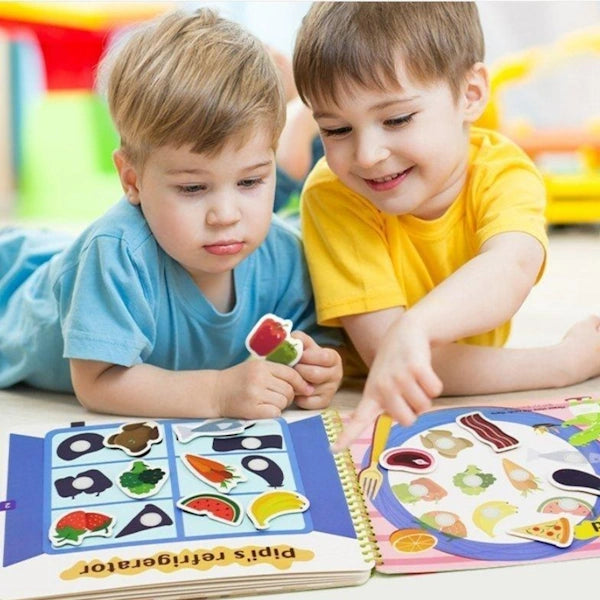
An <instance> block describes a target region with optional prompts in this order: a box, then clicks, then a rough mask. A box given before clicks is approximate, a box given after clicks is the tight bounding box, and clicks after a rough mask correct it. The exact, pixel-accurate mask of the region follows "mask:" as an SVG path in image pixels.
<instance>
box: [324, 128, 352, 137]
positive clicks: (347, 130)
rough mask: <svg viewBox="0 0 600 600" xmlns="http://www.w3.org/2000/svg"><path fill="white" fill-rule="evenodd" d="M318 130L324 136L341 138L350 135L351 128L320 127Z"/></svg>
mask: <svg viewBox="0 0 600 600" xmlns="http://www.w3.org/2000/svg"><path fill="white" fill-rule="evenodd" d="M320 130H321V133H322V134H323V135H325V136H341V135H345V134H347V133H350V132H351V131H352V127H337V128H335V129H325V128H324V127H321V128H320Z"/></svg>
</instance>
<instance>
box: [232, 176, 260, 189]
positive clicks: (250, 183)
mask: <svg viewBox="0 0 600 600" xmlns="http://www.w3.org/2000/svg"><path fill="white" fill-rule="evenodd" d="M264 182H265V180H264V179H263V178H262V177H254V178H252V179H241V180H240V181H238V185H239V186H240V187H243V188H253V187H256V186H257V185H260V184H261V183H264Z"/></svg>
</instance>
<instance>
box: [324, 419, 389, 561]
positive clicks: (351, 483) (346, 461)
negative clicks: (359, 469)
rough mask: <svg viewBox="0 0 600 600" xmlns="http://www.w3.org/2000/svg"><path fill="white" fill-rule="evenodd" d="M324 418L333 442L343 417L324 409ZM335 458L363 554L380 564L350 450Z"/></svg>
mask: <svg viewBox="0 0 600 600" xmlns="http://www.w3.org/2000/svg"><path fill="white" fill-rule="evenodd" d="M322 418H323V423H324V424H325V431H326V432H327V437H328V438H329V442H330V443H333V441H334V440H335V439H336V438H337V436H338V434H339V432H340V431H341V430H342V426H343V424H342V419H341V418H340V415H339V413H338V412H337V411H335V410H333V409H331V410H325V411H323V412H322ZM334 460H335V464H336V467H337V470H338V473H339V476H340V481H341V482H342V488H343V489H344V494H345V496H346V499H347V501H348V507H349V509H350V514H351V516H352V522H353V524H354V530H355V531H356V535H357V537H358V540H359V542H360V546H361V549H362V555H363V556H364V559H365V562H371V561H375V564H376V565H379V564H381V563H382V557H381V553H380V552H379V548H378V546H377V541H376V539H375V533H374V531H373V527H372V526H371V521H370V519H369V511H368V508H367V504H366V502H365V499H364V496H363V495H362V491H361V488H360V485H359V483H358V477H357V475H356V470H355V468H354V462H353V460H352V456H351V454H350V451H349V450H344V451H342V452H338V453H337V454H334Z"/></svg>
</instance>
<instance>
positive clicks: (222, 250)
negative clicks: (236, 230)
mask: <svg viewBox="0 0 600 600" xmlns="http://www.w3.org/2000/svg"><path fill="white" fill-rule="evenodd" d="M243 247H244V242H237V241H226V242H217V243H216V244H208V245H206V246H204V249H205V250H206V251H207V252H208V253H209V254H216V255H217V256H225V255H232V254H237V253H238V252H241V251H242V248H243Z"/></svg>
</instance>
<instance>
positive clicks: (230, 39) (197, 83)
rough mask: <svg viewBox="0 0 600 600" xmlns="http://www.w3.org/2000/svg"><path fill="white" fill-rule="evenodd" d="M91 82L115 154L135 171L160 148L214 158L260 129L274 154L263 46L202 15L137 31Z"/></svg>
mask: <svg viewBox="0 0 600 600" xmlns="http://www.w3.org/2000/svg"><path fill="white" fill-rule="evenodd" d="M98 79H99V85H100V87H104V88H105V93H106V96H107V100H108V105H109V109H110V113H111V116H112V119H113V122H114V124H115V127H116V128H117V131H118V133H119V135H120V137H121V148H122V149H123V151H124V152H125V154H126V155H127V157H128V158H129V160H131V161H132V162H134V163H136V164H138V165H143V163H144V161H145V159H146V158H147V156H148V154H149V152H151V151H152V150H153V149H156V148H159V147H161V146H173V147H176V148H179V147H181V146H187V145H189V146H191V151H192V152H197V153H207V154H213V155H214V154H216V153H218V152H219V151H220V150H222V148H223V147H224V146H225V145H226V144H227V143H228V142H229V141H231V140H232V139H233V140H235V141H236V142H237V143H238V144H243V143H244V142H245V141H247V139H248V137H249V136H250V135H252V134H253V133H254V132H255V131H256V128H257V127H260V126H264V127H267V128H269V130H270V133H271V136H272V138H271V139H272V146H273V148H275V147H276V145H277V140H278V138H279V134H280V133H281V129H282V128H283V124H284V122H285V99H284V93H283V88H282V84H281V82H280V79H279V76H278V72H277V68H276V67H275V65H274V63H273V61H272V59H271V57H270V55H269V53H268V51H267V49H266V48H265V46H264V45H263V44H262V42H260V41H259V40H258V39H257V38H256V37H255V36H253V35H252V34H250V33H249V32H247V31H245V30H244V29H243V28H242V27H241V26H239V25H237V24H236V23H233V22H231V21H229V20H227V19H224V18H221V17H219V16H218V15H217V13H216V12H214V11H213V10H210V9H207V8H203V9H200V10H198V11H196V12H195V13H191V14H190V13H185V12H183V11H177V12H173V13H170V14H167V15H166V16H163V17H161V18H159V19H157V20H155V21H151V22H150V23H147V24H144V25H143V26H142V27H140V28H139V29H137V30H136V31H134V33H133V34H132V35H131V36H129V37H126V38H125V39H124V40H123V42H122V43H121V44H116V45H115V46H114V47H113V48H111V50H110V51H109V53H108V54H107V55H106V56H105V57H104V58H103V60H102V62H101V65H100V69H99V77H98Z"/></svg>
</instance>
